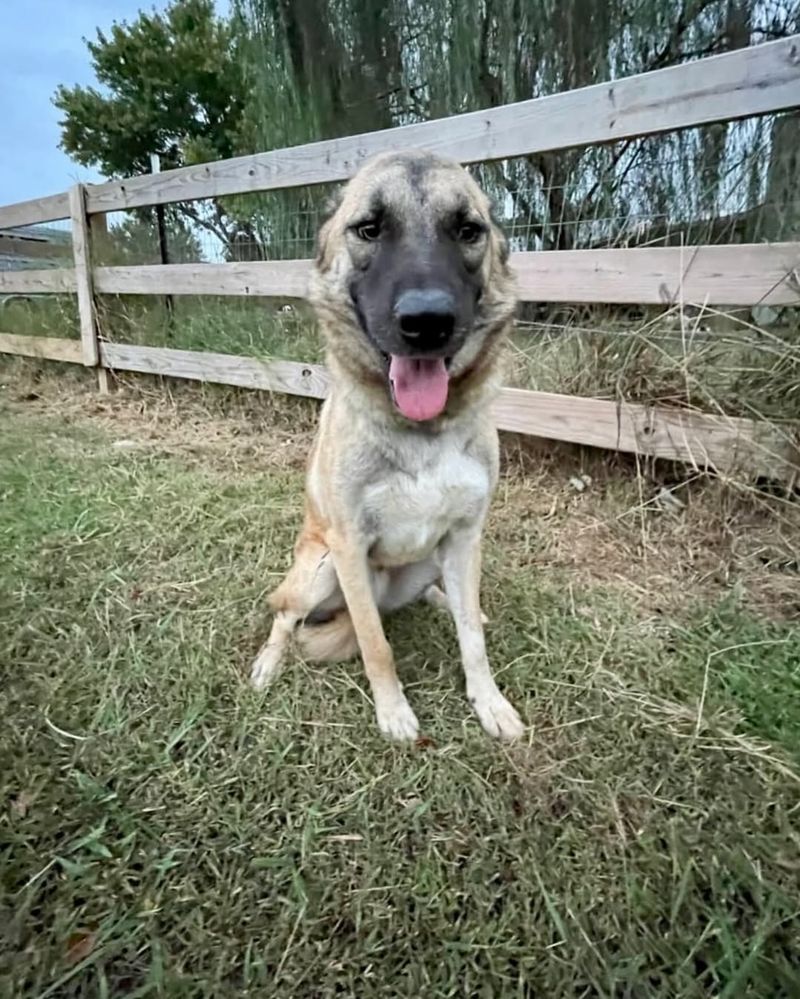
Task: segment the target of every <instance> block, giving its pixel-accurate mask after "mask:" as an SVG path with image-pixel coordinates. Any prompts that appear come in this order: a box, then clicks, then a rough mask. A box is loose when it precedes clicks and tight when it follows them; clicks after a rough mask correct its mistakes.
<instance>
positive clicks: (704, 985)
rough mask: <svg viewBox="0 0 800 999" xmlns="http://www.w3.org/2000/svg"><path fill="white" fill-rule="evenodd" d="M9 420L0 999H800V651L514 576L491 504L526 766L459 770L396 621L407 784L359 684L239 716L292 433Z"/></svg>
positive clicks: (254, 700) (565, 514)
mask: <svg viewBox="0 0 800 999" xmlns="http://www.w3.org/2000/svg"><path fill="white" fill-rule="evenodd" d="M4 381H5V382H7V383H8V381H9V379H8V377H6V378H5V379H4ZM43 394H46V392H43ZM4 397H5V401H4V402H2V403H0V406H1V407H2V408H0V421H2V423H1V425H0V489H1V490H2V505H0V518H2V521H1V522H0V531H2V535H1V541H2V550H3V558H2V561H0V596H1V598H2V601H3V606H2V622H3V625H2V632H0V669H1V670H2V677H0V707H1V708H2V714H3V725H2V729H0V759H2V761H3V765H2V767H0V785H2V794H3V801H4V804H5V808H4V813H3V817H2V820H1V821H0V858H2V859H1V860H0V876H1V877H2V897H1V898H0V995H3V996H6V995H7V996H9V997H10V996H14V997H17V999H34V997H45V996H57V997H59V999H60V997H71V996H110V997H112V996H122V995H125V996H169V997H176V996H187V997H189V996H191V997H194V996H198V997H200V996H204V997H214V999H224V997H228V996H230V997H233V996H241V995H252V996H266V995H281V996H287V997H289V996H292V997H309V999H310V997H323V996H324V997H327V996H336V995H343V996H358V997H359V999H362V997H364V999H368V997H372V996H376V997H377V996H381V997H386V996H403V997H406V996H424V997H426V999H428V997H440V996H441V997H444V996H454V997H455V996H458V997H461V996H487V997H488V996H497V995H504V996H505V995H508V996H537V997H538V996H547V997H561V996H565V997H566V996H570V997H577V996H585V997H589V996H592V997H594V996H602V997H606V996H607V997H611V996H615V997H616V996H635V997H637V999H638V997H646V999H650V997H664V999H666V997H670V999H672V997H676V996H680V997H694V996H697V997H698V999H699V997H706V996H712V995H713V996H720V997H722V996H724V997H726V999H732V997H738V996H759V997H761V996H763V997H765V999H767V997H769V999H774V997H779V996H787V997H788V996H796V995H798V993H800V971H799V970H798V968H797V960H796V959H797V953H798V934H800V913H798V909H800V902H798V899H799V898H800V892H799V891H798V889H799V888H800V885H799V884H798V880H800V879H799V877H798V871H800V841H799V840H798V836H797V833H796V831H795V829H796V818H797V811H796V808H797V805H798V789H799V788H800V783H799V780H800V778H798V775H797V769H796V768H797V765H798V764H799V763H800V689H799V681H798V665H797V664H798V662H800V634H798V630H797V628H796V627H794V626H792V625H791V624H790V623H787V622H785V621H782V620H781V619H780V618H779V617H773V618H772V619H767V618H765V617H762V616H758V615H756V614H755V613H754V612H753V611H752V610H751V609H750V608H749V607H748V605H747V604H746V602H743V601H741V600H739V599H737V597H736V592H738V590H737V588H736V586H734V587H733V588H732V589H731V590H730V591H729V592H728V594H727V595H726V596H725V597H723V598H722V599H720V598H719V595H718V592H717V591H713V590H711V589H709V588H708V587H706V591H704V590H703V588H702V587H698V588H697V589H696V590H695V591H693V592H692V593H691V594H690V595H689V598H688V599H687V601H686V604H685V606H682V607H676V608H674V609H673V610H670V611H669V612H668V613H664V614H662V615H660V617H659V618H658V621H657V622H656V623H654V621H653V619H652V617H651V616H648V615H643V614H642V613H641V612H640V610H639V609H638V608H637V606H636V605H635V601H632V600H630V599H628V598H627V596H626V595H625V593H626V591H625V590H624V589H621V588H618V587H615V586H612V585H610V584H609V585H607V586H600V585H593V584H592V583H591V582H590V581H589V580H588V579H586V578H584V577H581V576H578V577H576V576H575V574H574V573H571V572H570V571H568V570H567V569H563V568H562V569H559V568H558V567H552V568H550V569H546V568H541V569H540V568H537V565H536V564H532V563H536V561H537V559H539V558H540V557H541V555H540V554H537V553H541V552H543V551H545V550H546V549H547V546H548V544H549V543H550V541H549V538H548V533H549V532H550V533H552V532H553V531H554V530H555V527H554V526H553V523H554V518H552V517H551V518H550V519H546V518H545V519H537V520H536V523H535V525H532V526H529V522H528V520H527V519H526V518H527V517H528V516H529V515H530V516H532V514H530V509H532V508H533V506H534V505H535V503H536V502H538V492H537V490H538V489H539V486H538V485H532V480H531V479H529V478H526V477H524V476H523V475H522V474H521V473H520V472H519V471H518V470H517V471H514V470H513V469H512V470H510V471H509V472H508V473H507V478H506V479H505V480H504V483H503V484H502V487H501V491H500V497H499V499H498V505H497V507H496V510H495V514H494V516H493V521H492V524H493V526H492V531H491V536H490V538H489V543H488V544H487V558H486V578H485V586H484V593H485V600H484V602H485V608H486V611H487V613H488V614H489V616H490V619H491V622H492V623H491V625H490V629H489V632H488V638H489V646H490V652H491V656H492V659H493V662H494V665H495V668H496V670H497V672H498V675H499V678H500V683H501V686H502V687H503V688H504V689H505V690H506V691H507V692H508V693H509V695H510V697H511V698H512V700H513V701H514V702H515V704H516V705H517V706H518V707H519V708H520V710H521V712H522V714H523V715H524V717H525V718H526V719H527V721H528V722H529V723H530V732H529V736H528V737H527V738H526V740H525V742H524V743H523V744H522V745H519V746H516V747H513V748H510V749H504V748H502V747H500V746H498V745H496V744H494V743H492V742H491V741H489V740H488V739H487V738H486V737H485V736H484V735H483V734H482V732H481V730H480V729H479V727H478V725H477V723H476V721H475V720H474V719H473V717H472V716H471V714H470V712H469V709H468V705H467V704H466V701H465V698H464V694H463V684H462V679H461V675H460V670H459V666H458V655H457V649H456V644H455V639H454V634H453V629H452V626H451V624H450V622H449V620H448V619H447V618H446V617H443V616H442V615H440V614H438V613H436V612H435V611H433V610H431V609H429V608H418V609H412V610H410V611H408V612H404V613H401V614H400V615H398V616H397V617H396V618H394V619H393V620H392V621H391V622H390V626H389V632H390V638H391V640H392V643H393V646H394V648H395V651H396V654H397V659H398V663H399V669H400V672H401V675H402V677H403V680H404V682H405V684H406V688H407V691H408V693H409V697H410V699H411V701H412V703H413V705H414V707H415V709H416V711H417V713H418V716H419V718H420V720H421V723H422V726H423V729H424V731H425V734H426V736H427V737H428V739H429V740H430V741H426V742H424V743H423V744H420V745H418V746H416V747H411V748H396V747H393V746H390V745H388V744H386V743H385V742H384V741H383V740H382V739H381V737H380V735H379V733H378V731H377V728H376V726H375V724H374V720H373V715H372V710H371V705H370V703H369V697H368V694H367V687H366V685H365V681H364V678H363V675H362V671H361V668H360V666H359V664H358V663H357V662H354V663H349V664H345V665H341V666H332V667H324V668H317V667H311V666H308V665H304V664H302V663H300V662H297V661H294V662H292V663H291V664H290V665H289V666H288V667H287V671H286V673H285V674H284V676H283V677H282V678H281V680H280V681H279V682H278V684H277V685H276V686H275V687H274V688H273V690H272V691H270V692H269V693H268V694H266V695H263V696H257V695H256V694H254V693H253V692H251V691H250V690H249V689H248V687H247V685H246V684H245V683H244V681H243V671H244V670H245V668H246V666H247V663H248V661H249V660H250V659H251V657H252V655H253V654H254V652H255V650H256V648H257V646H258V643H259V641H260V640H261V639H262V638H263V636H264V634H265V630H266V627H267V624H268V622H267V619H266V615H265V613H264V597H265V594H266V592H267V591H268V590H269V589H270V588H271V587H272V586H273V585H274V583H275V581H276V580H277V579H278V578H279V576H280V574H281V573H282V572H283V571H284V569H285V567H286V565H287V562H288V559H289V553H290V548H291V544H292V542H293V539H294V533H295V530H296V528H297V526H298V523H299V518H300V513H301V501H302V496H301V490H302V472H301V469H300V466H301V464H302V458H303V455H304V453H305V450H306V448H307V443H308V429H307V428H308V422H309V413H310V410H309V408H308V407H307V406H301V405H298V406H295V407H291V406H290V407H288V408H287V410H286V411H285V412H284V413H283V415H282V414H281V412H280V411H277V410H274V411H273V410H267V412H266V413H265V414H262V415H261V416H260V417H259V415H258V413H257V410H256V403H253V404H252V406H253V408H252V410H250V411H248V413H247V414H246V415H245V416H243V417H241V418H236V419H235V418H234V417H232V416H230V417H229V416H226V415H224V414H219V413H216V414H215V413H213V412H210V411H209V410H208V409H199V408H198V407H197V406H196V405H195V404H194V403H193V402H192V401H191V399H189V398H183V397H179V398H178V401H177V404H176V406H175V407H174V408H173V409H172V410H170V412H169V413H166V411H165V410H163V409H159V408H158V407H159V406H162V405H163V404H162V403H161V402H153V401H152V399H150V401H148V399H147V397H143V398H139V397H135V398H133V399H130V398H129V399H128V401H127V402H126V401H124V399H123V400H122V401H118V402H114V401H112V402H111V403H108V404H105V408H102V407H99V404H98V403H97V402H96V401H93V400H92V398H91V396H89V395H86V396H85V398H79V399H78V401H77V402H76V401H75V399H74V398H73V399H69V400H56V401H55V402H54V403H52V404H48V403H45V402H43V401H42V400H35V399H34V400H30V399H29V397H28V396H27V395H25V394H24V393H20V394H19V395H18V396H15V395H14V390H13V383H12V388H11V389H8V390H6V391H5V392H4ZM257 398H258V397H251V399H257ZM22 399H29V401H27V402H23V401H20V400H22ZM265 405H266V404H265ZM98 407H99V408H98ZM295 427H299V429H297V430H294V429H293V428H295ZM119 440H126V441H133V442H134V445H135V446H123V447H120V446H115V442H117V441H119ZM559 474H561V473H559ZM557 481H558V480H552V481H550V484H549V486H548V488H550V489H552V490H556V488H557V486H556V484H554V483H557ZM614 488H616V487H614V486H613V485H611V484H610V485H609V486H608V487H607V488H606V490H605V492H606V493H607V494H608V495H610V494H611V493H613V491H614ZM619 488H620V489H622V490H623V491H624V490H627V489H628V486H627V485H625V484H624V483H623V484H622V485H621V486H619ZM631 488H633V489H634V490H635V487H634V486H631ZM595 495H596V498H595V499H593V498H592V495H591V494H589V495H588V496H587V497H581V498H580V503H582V504H583V503H594V504H595V507H594V509H593V514H594V515H595V516H597V515H599V513H600V510H601V503H602V502H604V500H603V495H604V494H603V493H602V492H601V489H600V487H597V489H596V490H595ZM625 495H626V496H627V497H628V498H629V496H630V491H628V492H626V493H625ZM556 496H557V497H558V494H557V493H556ZM626 501H627V500H626ZM544 502H545V508H547V507H548V506H550V503H551V501H550V498H549V496H546V497H545V498H544ZM569 504H572V505H571V506H570V505H569ZM577 504H578V500H577V499H575V500H574V501H573V500H568V501H567V500H565V501H564V503H563V504H562V505H561V506H559V514H558V516H557V518H556V519H558V518H561V521H560V522H561V525H562V527H563V529H564V531H566V532H568V533H567V537H570V536H571V534H576V533H577V532H576V531H575V525H576V524H577V523H578V518H579V517H581V516H583V515H584V514H583V512H582V511H583V510H584V507H579V506H578V505H577ZM612 519H613V518H612ZM652 530H653V531H656V530H658V525H654V526H653V527H652ZM570 532H571V533H570ZM532 538H533V541H532V540H531V539H532ZM702 543H703V542H702V541H701V539H699V538H698V540H697V546H698V549H699V546H700V545H701V544H702ZM531 545H532V546H533V554H531V550H530V547H531ZM631 571H632V572H633V571H634V567H633V566H632V567H631ZM642 578H645V577H642ZM642 585H645V584H642ZM704 592H705V593H706V596H705V597H704V595H703V594H704ZM725 650H727V651H725ZM701 703H702V713H701V714H699V713H698V708H699V706H700V704H701Z"/></svg>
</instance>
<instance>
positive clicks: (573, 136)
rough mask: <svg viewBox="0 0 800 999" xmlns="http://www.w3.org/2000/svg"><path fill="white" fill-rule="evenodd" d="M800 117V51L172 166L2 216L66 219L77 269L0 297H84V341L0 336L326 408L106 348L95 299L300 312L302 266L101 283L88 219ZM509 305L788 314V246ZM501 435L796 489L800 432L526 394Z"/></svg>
mask: <svg viewBox="0 0 800 999" xmlns="http://www.w3.org/2000/svg"><path fill="white" fill-rule="evenodd" d="M798 106H800V35H794V36H792V37H790V38H786V39H781V40H780V41H774V42H769V43H766V44H763V45H758V46H755V47H752V48H747V49H740V50H738V51H735V52H730V53H726V54H724V55H718V56H712V57H709V58H706V59H702V60H698V61H697V62H693V63H689V64H684V65H680V66H674V67H670V68H667V69H661V70H656V71H654V72H651V73H645V74H641V75H639V76H633V77H628V78H625V79H620V80H615V81H611V82H609V83H603V84H597V85H595V86H591V87H586V88H583V89H581V90H575V91H570V92H567V93H562V94H556V95H553V96H551V97H544V98H537V99H533V100H529V101H523V102H520V103H517V104H510V105H505V106H503V107H498V108H491V109H489V110H485V111H477V112H472V113H469V114H463V115H455V116H453V117H450V118H446V119H440V120H437V121H431V122H424V123H421V124H416V125H408V126H404V127H402V128H395V129H389V130H385V131H379V132H373V133H369V134H367V135H358V136H349V137H346V138H341V139H331V140H327V141H324V142H316V143H312V144H309V145H305V146H298V147H295V148H293V149H282V150H275V151H271V152H266V153H258V154H256V155H253V156H244V157H237V158H235V159H230V160H224V161H220V162H217V163H207V164H201V165H199V166H190V167H183V168H181V169H178V170H172V171H167V172H165V173H161V174H157V175H148V176H145V177H134V178H129V179H126V180H121V181H110V182H108V183H104V184H98V185H91V186H88V187H83V186H82V185H76V186H75V187H74V188H73V189H72V190H71V191H69V192H67V193H64V194H57V195H53V196H51V197H46V198H37V199H33V200H30V201H26V202H21V203H19V204H15V205H9V206H6V207H0V228H9V227H17V226H23V225H32V224H35V223H40V222H48V221H54V220H57V219H63V218H69V219H71V221H72V229H73V254H74V262H75V266H74V268H73V269H66V268H60V269H48V270H29V271H16V272H10V273H0V294H2V293H8V294H46V293H62V294H63V293H69V294H76V293H77V296H78V306H79V315H80V328H81V341H80V342H78V341H72V340H59V339H47V338H41V337H20V336H13V335H10V334H0V352H5V353H12V354H21V355H24V356H31V357H41V358H47V359H53V360H59V361H71V362H75V363H83V364H85V365H88V366H91V367H96V368H97V369H98V372H99V373H100V374H101V376H103V377H104V376H105V373H106V372H107V370H108V369H114V370H118V371H135V372H146V373H149V374H156V375H165V376H170V377H178V378H189V379H196V380H201V381H212V382H220V383H223V384H229V385H239V386H244V387H248V388H259V389H268V390H271V391H279V392H288V393H293V394H298V395H305V396H311V397H314V398H321V397H323V396H324V395H325V393H326V392H327V389H328V381H327V374H326V372H325V369H324V368H322V367H321V366H319V365H314V364H302V363H297V362H289V361H268V362H262V361H258V360H256V359H254V358H246V357H236V356H231V355H224V354H213V353H203V352H194V351H181V350H171V349H166V348H155V347H139V346H129V345H124V344H117V343H109V342H105V341H104V340H103V338H102V336H101V331H100V330H99V328H98V320H97V313H96V308H95V296H96V295H101V294H121V295H122V294H127V295H164V294H169V295H244V296H248V295H249V296H265V297H268V296H277V297H282V298H283V297H288V298H303V297H305V295H306V287H307V280H308V274H309V270H310V267H311V261H308V260H286V261H265V262H254V263H228V264H174V265H166V266H164V265H161V266H139V267H95V266H93V265H92V260H91V239H90V236H91V225H90V223H91V221H92V216H93V215H101V214H102V213H106V212H113V211H118V210H122V209H130V208H138V207H144V206H149V205H159V204H168V203H170V202H178V201H191V200H195V199H200V198H209V197H220V196H224V195H232V194H244V193H248V192H253V191H264V190H273V189H280V188H289V187H299V186H305V185H313V184H323V183H328V182H333V181H339V180H343V179H345V178H347V177H349V176H351V175H352V174H353V173H354V172H355V171H356V170H357V169H358V168H359V166H360V165H361V164H362V163H363V161H364V160H365V159H367V158H369V157H370V156H372V155H374V154H376V153H378V152H381V151H388V150H397V149H407V148H426V149H430V150H432V151H435V152H438V153H442V154H446V155H448V156H450V157H452V158H454V159H457V160H460V161H461V162H463V163H475V162H481V161H487V160H488V161H490V160H499V159H506V158H510V157H515V156H523V155H530V154H533V153H537V152H545V151H553V150H559V149H565V148H569V147H574V146H585V145H592V144H598V143H607V142H614V141H617V140H620V139H626V138H632V137H635V136H640V135H652V134H658V133H662V132H666V131H672V130H675V129H682V128H687V127H691V126H696V125H701V124H706V123H709V122H715V121H722V120H727V119H738V118H745V117H750V116H753V115H760V114H766V113H770V112H775V111H781V110H786V109H789V108H794V107H798ZM512 265H513V267H514V269H515V271H516V274H517V280H518V286H519V293H520V298H521V299H522V300H523V301H534V302H589V303H592V302H598V303H599V302H602V303H641V304H662V305H664V304H665V305H671V304H675V303H691V304H696V305H706V304H714V305H727V306H752V305H757V304H768V305H778V306H781V305H793V304H800V243H774V244H763V245H761V244H759V245H755V244H743V245H732V246H693V247H638V248H634V249H626V248H619V249H597V250H574V251H568V250H563V251H555V252H547V253H518V254H515V255H513V256H512ZM494 412H495V417H496V419H497V422H498V426H499V427H500V428H501V429H507V430H513V431H517V432H521V433H529V434H534V435H537V436H542V437H550V438H554V439H557V440H567V441H573V442H576V443H582V444H589V445H593V446H597V447H606V448H613V449H616V450H621V451H630V452H636V453H639V454H644V455H648V456H652V457H661V458H671V459H679V460H681V461H687V462H689V463H691V464H694V465H696V466H698V467H709V466H710V467H714V468H717V469H719V470H730V469H733V468H747V469H749V470H750V471H751V472H754V473H757V474H766V475H770V476H773V477H783V478H786V477H792V476H795V475H796V474H797V471H798V466H799V465H800V455H798V450H797V446H796V441H795V440H794V439H793V434H795V433H796V428H791V427H790V428H784V429H781V428H776V427H775V426H768V425H765V424H761V423H758V422H755V421H752V420H746V419H738V418H731V417H727V416H724V415H716V414H713V415H712V414H703V413H695V412H690V411H687V410H681V409H667V408H663V407H661V408H654V407H648V406H642V405H637V404H629V403H624V402H619V403H617V402H614V401H609V400H602V399H585V398H580V397H575V396H562V395H555V394H550V393H542V392H529V391H524V390H520V389H504V390H503V391H502V393H501V395H500V398H499V399H498V402H497V404H496V406H495V411H494Z"/></svg>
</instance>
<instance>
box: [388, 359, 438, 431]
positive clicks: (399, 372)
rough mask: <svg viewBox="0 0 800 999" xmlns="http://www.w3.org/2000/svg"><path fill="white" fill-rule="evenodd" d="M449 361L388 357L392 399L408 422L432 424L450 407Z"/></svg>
mask: <svg viewBox="0 0 800 999" xmlns="http://www.w3.org/2000/svg"><path fill="white" fill-rule="evenodd" d="M448 367H449V359H448V358H444V357H404V356H402V355H399V354H391V355H390V357H389V384H390V385H391V387H392V398H393V399H394V402H395V405H396V406H397V408H398V409H399V410H400V412H401V413H402V414H403V416H405V417H406V418H407V419H409V420H433V419H434V418H435V417H437V416H439V414H440V413H441V412H442V411H443V410H444V408H445V406H446V405H447V391H448V387H449V384H450V375H449V372H448V370H447V369H448Z"/></svg>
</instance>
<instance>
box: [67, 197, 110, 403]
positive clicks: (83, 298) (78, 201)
mask: <svg viewBox="0 0 800 999" xmlns="http://www.w3.org/2000/svg"><path fill="white" fill-rule="evenodd" d="M69 214H70V219H71V220H72V253H73V256H74V260H75V285H76V289H77V292H78V316H79V318H80V327H81V347H82V351H83V363H84V364H85V365H86V366H87V367H92V368H96V369H97V371H98V386H99V389H100V391H101V392H103V393H106V392H108V373H107V372H106V371H105V370H104V369H103V368H102V367H101V364H100V347H99V343H98V329H97V312H96V309H95V304H94V286H93V282H92V259H91V236H90V231H89V219H88V216H87V215H86V189H85V188H84V186H83V184H75V185H74V186H73V187H71V188H70V192H69Z"/></svg>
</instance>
